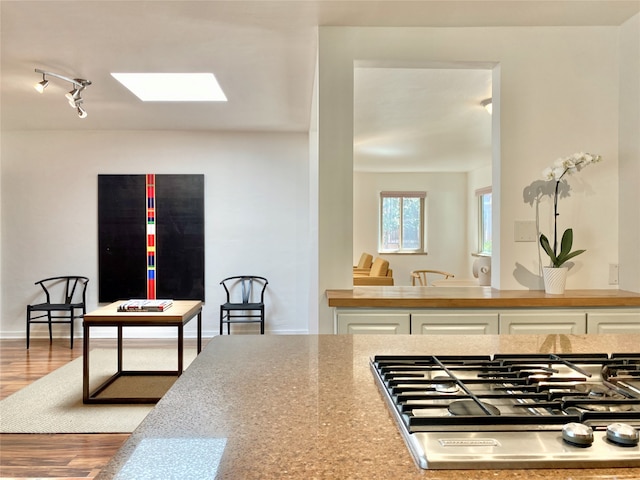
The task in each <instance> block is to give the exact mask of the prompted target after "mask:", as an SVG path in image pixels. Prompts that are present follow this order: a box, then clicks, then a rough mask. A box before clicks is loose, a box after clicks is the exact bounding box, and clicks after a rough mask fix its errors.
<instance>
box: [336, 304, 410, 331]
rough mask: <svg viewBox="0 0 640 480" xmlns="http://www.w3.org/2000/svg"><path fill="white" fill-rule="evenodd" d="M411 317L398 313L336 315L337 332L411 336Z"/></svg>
mask: <svg viewBox="0 0 640 480" xmlns="http://www.w3.org/2000/svg"><path fill="white" fill-rule="evenodd" d="M409 328H410V315H409V313H399V312H397V311H380V310H377V311H355V312H348V313H347V312H338V313H337V314H336V332H337V333H339V334H344V333H353V334H356V333H365V334H369V335H371V334H381V335H382V334H384V335H398V334H403V333H404V334H409V333H411V331H410V330H409Z"/></svg>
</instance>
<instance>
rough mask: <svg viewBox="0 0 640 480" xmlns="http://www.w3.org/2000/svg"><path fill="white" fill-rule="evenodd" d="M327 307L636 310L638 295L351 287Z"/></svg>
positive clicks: (336, 293)
mask: <svg viewBox="0 0 640 480" xmlns="http://www.w3.org/2000/svg"><path fill="white" fill-rule="evenodd" d="M326 296H327V301H328V305H329V306H330V307H390V308H485V307H486V308H495V307H502V308H512V307H514V308H517V307H638V306H640V293H634V292H628V291H625V290H567V291H566V292H565V293H564V295H547V294H545V293H544V291H541V290H497V289H495V288H491V287H373V286H372V287H368V286H367V287H354V288H353V289H342V290H327V291H326Z"/></svg>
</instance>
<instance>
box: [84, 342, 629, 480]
mask: <svg viewBox="0 0 640 480" xmlns="http://www.w3.org/2000/svg"><path fill="white" fill-rule="evenodd" d="M639 348H640V335H637V334H636V335H569V336H567V335H482V336H455V337H454V336H424V335H415V336H409V335H393V336H386V335H263V336H260V335H255V336H253V335H235V336H220V337H215V338H214V339H213V340H212V341H211V342H209V344H208V345H207V347H206V348H205V349H204V350H203V351H202V353H201V354H200V356H199V357H197V358H196V360H195V361H194V362H193V363H192V364H191V365H190V366H189V368H188V369H187V370H186V371H185V373H184V374H183V375H182V376H181V377H180V378H179V379H178V380H177V381H176V383H175V384H174V386H173V387H172V388H171V390H170V391H169V392H168V393H167V394H166V395H165V396H164V397H163V398H162V400H161V401H160V402H159V403H158V404H157V405H156V407H155V408H154V409H153V410H152V411H151V413H150V414H149V415H148V416H147V418H146V419H145V420H144V421H143V422H142V424H141V425H140V426H139V427H138V429H136V431H135V432H133V434H132V435H131V437H130V438H129V440H128V441H127V442H126V443H125V444H124V445H123V447H122V448H121V449H120V450H119V451H118V453H117V454H116V456H115V457H114V458H113V459H112V460H111V462H110V463H109V464H108V465H107V466H106V467H105V469H104V470H103V471H102V472H101V473H100V474H99V475H98V476H97V477H96V479H97V480H105V479H112V478H116V479H117V478H145V479H150V478H170V471H173V472H175V474H176V477H174V478H219V479H261V480H268V479H285V478H290V479H305V480H306V479H332V480H334V479H341V480H342V479H367V480H371V479H393V480H400V479H402V480H407V479H418V478H422V479H438V480H457V479H464V480H472V479H486V478H491V479H494V480H502V479H518V478H520V479H542V478H544V479H563V480H569V479H571V480H586V479H612V478H615V479H617V480H622V479H638V478H640V468H609V469H544V470H491V471H487V470H485V471H482V470H421V469H419V468H418V467H417V466H416V465H415V464H414V462H413V459H412V457H411V455H410V453H409V451H408V449H407V448H406V446H405V444H404V442H403V439H402V437H401V435H400V431H399V429H398V428H397V426H396V424H395V423H394V420H393V418H392V417H391V414H390V412H389V411H388V409H387V405H386V403H385V402H384V400H383V397H382V396H381V394H380V392H379V391H378V389H377V386H376V384H375V383H374V379H373V376H372V373H371V371H370V369H369V359H370V358H371V357H372V356H373V355H376V354H399V353H409V354H410V353H422V354H433V355H444V354H494V353H515V352H518V353H527V352H541V353H568V352H574V353H584V352H597V353H613V352H627V353H628V352H638V351H639ZM523 448H526V446H523ZM197 469H201V470H199V471H198V470H197ZM216 469H217V476H216V474H215V473H214V472H216ZM203 472H206V473H203Z"/></svg>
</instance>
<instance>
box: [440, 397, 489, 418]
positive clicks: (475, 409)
mask: <svg viewBox="0 0 640 480" xmlns="http://www.w3.org/2000/svg"><path fill="white" fill-rule="evenodd" d="M448 410H449V413H450V414H451V415H454V416H457V415H500V410H499V409H498V408H497V407H495V406H494V405H489V404H488V403H484V402H476V401H474V400H456V401H455V402H451V404H450V405H449V408H448Z"/></svg>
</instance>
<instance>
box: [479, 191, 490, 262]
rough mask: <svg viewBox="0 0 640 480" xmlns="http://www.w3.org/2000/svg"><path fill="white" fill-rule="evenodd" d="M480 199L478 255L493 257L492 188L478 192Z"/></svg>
mask: <svg viewBox="0 0 640 480" xmlns="http://www.w3.org/2000/svg"><path fill="white" fill-rule="evenodd" d="M476 197H477V198H478V253H483V254H487V255H491V187H487V188H482V189H480V190H477V191H476Z"/></svg>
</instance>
